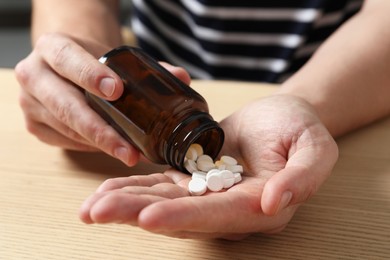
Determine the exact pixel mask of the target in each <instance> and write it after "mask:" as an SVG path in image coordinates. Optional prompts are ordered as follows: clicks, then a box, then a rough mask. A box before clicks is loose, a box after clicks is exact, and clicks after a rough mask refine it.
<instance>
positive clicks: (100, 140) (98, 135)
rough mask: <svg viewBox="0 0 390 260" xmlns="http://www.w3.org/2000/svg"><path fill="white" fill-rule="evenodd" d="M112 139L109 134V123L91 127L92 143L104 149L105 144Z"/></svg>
mask: <svg viewBox="0 0 390 260" xmlns="http://www.w3.org/2000/svg"><path fill="white" fill-rule="evenodd" d="M108 139H110V136H108V125H103V126H102V125H94V126H92V128H91V141H92V143H93V144H94V145H95V146H96V147H98V148H100V149H102V150H104V144H105V143H106V142H107V140H108Z"/></svg>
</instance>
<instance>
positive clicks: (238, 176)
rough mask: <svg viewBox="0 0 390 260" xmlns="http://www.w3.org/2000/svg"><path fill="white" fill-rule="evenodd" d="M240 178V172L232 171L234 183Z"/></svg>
mask: <svg viewBox="0 0 390 260" xmlns="http://www.w3.org/2000/svg"><path fill="white" fill-rule="evenodd" d="M241 180H242V177H241V174H240V173H239V172H236V173H234V184H236V183H239V182H240V181H241Z"/></svg>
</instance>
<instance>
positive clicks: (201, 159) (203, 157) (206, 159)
mask: <svg viewBox="0 0 390 260" xmlns="http://www.w3.org/2000/svg"><path fill="white" fill-rule="evenodd" d="M197 162H211V163H213V164H214V161H213V158H211V157H210V156H209V155H207V154H202V155H200V156H199V157H198V160H197Z"/></svg>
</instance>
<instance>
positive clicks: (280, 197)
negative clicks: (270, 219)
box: [261, 147, 338, 216]
mask: <svg viewBox="0 0 390 260" xmlns="http://www.w3.org/2000/svg"><path fill="white" fill-rule="evenodd" d="M332 148H334V147H332ZM309 150H310V149H309ZM331 150H332V149H331ZM306 152H307V151H306ZM312 152H313V151H312ZM326 152H328V155H330V156H329V158H326V159H324V158H322V157H321V156H317V158H320V159H317V160H315V161H311V162H309V163H302V161H301V164H297V161H299V160H297V161H295V160H294V159H293V158H294V156H293V157H291V158H290V160H289V161H290V162H289V163H287V165H286V167H285V168H284V169H282V170H281V171H279V172H277V173H275V174H274V175H273V176H272V177H271V178H270V179H269V180H268V181H267V182H266V184H265V185H264V189H263V193H262V197H261V208H262V210H263V212H264V214H266V215H271V216H272V215H275V214H277V213H278V212H280V211H281V210H282V209H284V208H286V207H288V206H290V205H295V204H300V203H303V202H305V201H307V200H308V199H309V198H310V197H311V196H312V195H313V194H315V193H316V192H317V190H318V189H319V187H321V185H322V184H323V183H324V182H325V180H326V179H327V178H328V176H329V175H330V173H331V171H332V169H333V166H334V165H335V163H336V161H337V157H338V152H337V148H336V150H332V151H331V152H330V151H326ZM301 155H303V153H302V154H301ZM317 155H318V154H317ZM306 156H309V155H307V154H306ZM298 157H299V158H304V157H301V156H298ZM306 158H310V157H306ZM292 162H294V163H292Z"/></svg>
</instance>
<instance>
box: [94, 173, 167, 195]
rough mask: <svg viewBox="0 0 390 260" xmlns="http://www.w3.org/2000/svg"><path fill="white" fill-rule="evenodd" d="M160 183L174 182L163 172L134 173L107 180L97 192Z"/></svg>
mask: <svg viewBox="0 0 390 260" xmlns="http://www.w3.org/2000/svg"><path fill="white" fill-rule="evenodd" d="M158 183H173V182H172V179H171V178H169V177H168V176H166V175H164V174H162V173H155V174H150V175H133V176H129V177H120V178H111V179H107V180H105V181H104V182H103V183H102V184H101V185H100V186H99V188H98V189H97V190H96V192H105V191H109V190H115V189H121V188H124V187H126V186H148V187H150V186H153V185H156V184H158Z"/></svg>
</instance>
